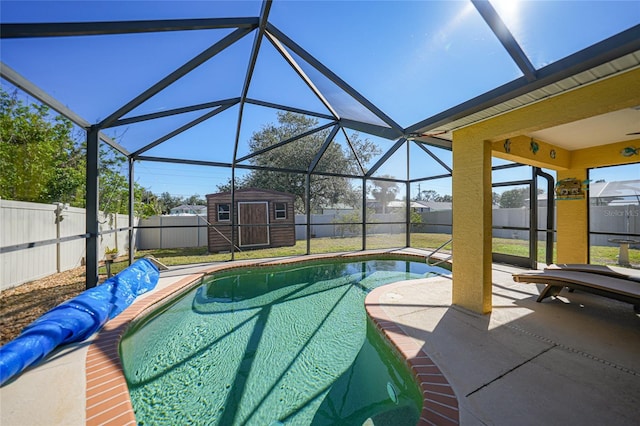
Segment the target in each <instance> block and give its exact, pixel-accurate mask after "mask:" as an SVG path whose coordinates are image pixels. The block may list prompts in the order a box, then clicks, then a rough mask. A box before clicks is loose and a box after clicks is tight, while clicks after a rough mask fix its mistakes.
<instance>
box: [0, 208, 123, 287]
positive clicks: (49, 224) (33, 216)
mask: <svg viewBox="0 0 640 426" xmlns="http://www.w3.org/2000/svg"><path fill="white" fill-rule="evenodd" d="M57 208H58V207H57V206H56V205H55V204H39V203H27V202H23V201H10V200H0V247H10V246H15V245H20V244H29V243H35V242H39V241H45V240H51V239H56V238H64V237H70V236H73V235H82V234H84V233H85V232H86V219H85V216H86V215H85V210H84V209H79V208H75V207H66V208H64V209H62V210H61V219H62V220H60V221H57V220H56V209H57ZM128 224H129V216H127V215H111V216H109V217H104V215H102V217H101V218H100V231H101V232H105V231H108V230H110V229H117V228H122V227H126V226H128ZM99 244H100V257H101V258H102V256H103V255H104V250H105V248H106V247H110V248H114V247H116V248H118V251H119V253H120V254H125V253H126V251H127V250H128V233H127V231H120V232H114V233H110V234H107V235H102V236H101V237H100V240H99ZM85 255H86V248H85V239H84V238H82V239H77V240H72V241H67V242H64V243H59V244H49V245H44V246H39V247H31V248H26V249H23V250H15V251H9V252H6V253H1V254H0V280H1V281H0V290H4V289H7V288H11V287H15V286H17V285H20V284H22V283H25V282H28V281H33V280H36V279H38V278H42V277H46V276H49V275H51V274H55V273H56V272H63V271H67V270H69V269H73V268H76V267H78V266H81V265H83V264H84V261H85Z"/></svg>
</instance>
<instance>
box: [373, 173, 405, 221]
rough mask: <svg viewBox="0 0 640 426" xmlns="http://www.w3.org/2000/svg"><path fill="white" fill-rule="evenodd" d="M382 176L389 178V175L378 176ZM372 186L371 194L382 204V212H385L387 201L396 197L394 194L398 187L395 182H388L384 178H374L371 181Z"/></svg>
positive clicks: (396, 192)
mask: <svg viewBox="0 0 640 426" xmlns="http://www.w3.org/2000/svg"><path fill="white" fill-rule="evenodd" d="M380 177H383V178H391V176H389V175H383V176H380ZM372 183H373V186H374V188H373V189H372V190H371V195H373V198H375V199H376V201H377V202H378V203H380V205H381V206H382V213H383V214H384V213H386V212H387V205H388V204H389V202H391V201H393V200H395V199H396V194H398V191H399V190H400V188H398V184H397V183H395V182H389V181H386V180H374V181H372Z"/></svg>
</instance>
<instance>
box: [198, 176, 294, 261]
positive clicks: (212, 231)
mask: <svg viewBox="0 0 640 426" xmlns="http://www.w3.org/2000/svg"><path fill="white" fill-rule="evenodd" d="M293 202H294V196H293V195H292V194H288V193H285V192H279V191H271V190H267V189H257V188H247V189H239V190H237V191H235V203H236V206H235V216H236V221H235V222H236V223H237V224H238V227H237V228H236V229H237V230H239V232H238V231H236V234H235V236H236V238H235V243H236V245H237V246H238V247H240V248H241V249H258V248H268V247H284V246H293V245H295V244H296V232H295V215H294V212H293ZM207 217H208V220H209V224H210V225H211V226H210V227H209V232H208V236H209V252H210V253H216V252H220V251H230V249H231V243H230V241H232V239H231V229H232V227H231V224H232V221H231V193H230V192H220V193H217V194H208V195H207Z"/></svg>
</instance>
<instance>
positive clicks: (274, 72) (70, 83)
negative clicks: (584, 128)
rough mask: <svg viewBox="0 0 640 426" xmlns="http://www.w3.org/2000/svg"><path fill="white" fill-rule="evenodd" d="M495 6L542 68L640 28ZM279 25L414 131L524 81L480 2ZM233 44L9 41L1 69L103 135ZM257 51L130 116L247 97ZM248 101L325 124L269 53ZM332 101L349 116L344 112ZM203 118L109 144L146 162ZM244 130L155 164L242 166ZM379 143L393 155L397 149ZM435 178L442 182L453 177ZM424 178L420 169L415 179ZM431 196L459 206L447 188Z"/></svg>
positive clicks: (170, 37) (149, 177)
mask: <svg viewBox="0 0 640 426" xmlns="http://www.w3.org/2000/svg"><path fill="white" fill-rule="evenodd" d="M492 3H494V6H495V7H496V9H497V10H498V11H499V12H500V13H501V14H502V17H503V19H504V20H505V22H506V23H507V25H508V26H509V27H510V29H511V31H512V33H513V34H514V36H515V37H516V39H517V40H518V41H519V43H520V44H521V46H522V48H523V50H524V51H525V52H526V53H527V55H528V56H529V58H530V60H531V62H532V63H533V64H534V66H536V67H540V66H544V65H546V64H549V63H551V62H553V61H555V60H557V59H560V58H562V57H564V56H567V55H569V54H571V53H574V52H575V51H577V50H580V49H582V48H585V47H587V46H589V45H591V44H593V43H596V42H598V41H601V40H603V39H605V38H607V37H609V36H611V35H614V34H616V33H618V32H620V31H622V30H624V29H627V28H629V27H631V26H633V25H636V24H638V22H640V2H638V1H544V0H540V1H521V2H518V1H514V0H507V1H500V2H498V1H494V2H492ZM260 8H261V2H259V1H234V2H222V1H153V2H152V1H108V2H105V1H44V2H35V1H28V0H27V1H25V0H22V1H17V2H14V1H5V0H3V1H2V2H1V3H0V19H1V22H2V23H10V22H65V21H104V20H138V19H177V18H203V17H232V16H257V15H258V14H259V11H260ZM270 22H271V23H272V24H273V25H275V26H276V27H277V28H278V29H280V30H281V31H282V32H284V33H285V34H286V35H287V36H289V37H290V38H292V39H293V40H294V41H296V42H297V43H298V44H299V45H301V46H302V47H303V48H304V49H306V50H307V51H308V52H309V53H311V54H312V55H314V56H315V57H316V58H317V59H318V60H319V61H321V62H322V63H323V64H324V65H326V66H327V67H329V68H330V69H331V70H332V71H333V72H335V73H336V74H337V75H338V76H340V77H341V78H342V79H344V80H345V81H347V82H348V83H349V84H350V85H351V86H352V87H354V88H355V89H356V90H358V91H359V92H360V93H361V94H363V95H364V96H365V97H366V98H368V99H369V100H370V101H372V102H373V103H374V104H376V105H377V106H378V107H379V108H380V109H382V110H383V111H384V112H385V113H386V114H387V115H389V116H390V117H391V118H392V119H394V120H395V121H396V122H397V123H399V124H400V125H401V126H403V127H407V126H410V125H412V124H414V123H416V122H418V121H420V120H423V119H425V118H427V117H430V116H432V115H434V114H436V113H438V112H441V111H443V110H445V109H447V108H449V107H452V106H455V105H457V104H459V103H461V102H463V101H465V100H468V99H470V98H472V97H474V96H477V95H479V94H481V93H484V92H486V91H488V90H490V89H493V88H495V87H497V86H499V85H501V84H504V83H506V82H508V81H511V80H513V79H515V78H518V77H520V76H521V73H520V71H519V70H518V68H517V67H516V65H515V64H514V63H513V61H511V59H510V58H509V56H508V55H507V53H506V52H505V51H504V49H503V48H502V46H501V45H500V43H499V42H498V40H497V39H496V38H495V36H494V35H493V34H492V33H491V32H490V30H489V28H488V27H487V25H486V24H485V23H484V21H483V20H482V19H481V17H480V15H479V14H478V13H477V11H476V10H475V8H474V7H473V6H472V5H471V3H470V2H468V1H287V0H275V1H274V2H273V7H272V9H271V13H270ZM230 32H231V31H230V30H211V31H184V32H172V33H162V34H142V35H119V36H104V37H80V38H73V39H72V38H51V39H22V40H3V41H2V42H1V45H0V56H1V58H2V61H3V62H4V63H6V64H7V65H9V66H11V67H12V68H14V69H16V70H17V71H18V72H20V73H21V74H23V75H24V76H25V77H27V78H28V79H30V80H31V81H33V82H34V83H35V84H37V85H38V86H40V87H41V88H43V89H44V90H45V91H47V92H48V93H50V94H51V95H52V96H54V97H55V98H57V99H58V100H60V101H61V102H62V103H64V104H66V105H67V106H68V107H70V108H71V109H73V110H74V111H76V112H77V113H78V114H79V115H80V116H82V117H84V118H85V119H87V120H88V121H89V122H98V121H99V120H101V119H103V118H105V117H106V116H108V115H109V114H111V113H112V112H113V111H115V110H116V109H117V108H118V107H120V106H121V105H123V104H124V103H126V102H127V101H129V100H130V99H132V98H133V97H135V96H136V95H137V94H139V93H141V92H142V91H143V90H145V89H146V88H147V87H149V86H151V85H152V84H154V83H155V82H157V81H158V80H159V79H161V78H162V77H164V76H165V75H166V74H168V73H169V72H171V71H173V70H175V69H176V68H177V67H179V66H180V65H182V64H183V63H184V62H186V61H187V60H189V59H190V58H192V57H194V56H195V55H197V54H198V53H200V52H201V51H202V50H204V49H206V48H207V47H209V46H210V45H211V44H212V43H214V42H216V41H218V40H220V39H221V38H222V37H224V36H226V35H228V34H229V33H230ZM252 43H253V34H250V35H249V36H247V37H245V38H243V39H242V40H240V41H239V42H237V43H236V44H234V45H233V46H231V47H230V48H229V49H227V50H226V51H224V52H223V53H221V54H220V55H218V56H216V57H214V58H213V59H212V60H210V61H209V62H207V63H205V64H203V65H202V66H201V67H199V68H198V69H196V70H194V71H193V72H192V73H190V74H189V75H187V76H185V77H183V78H182V79H180V80H179V81H178V82H176V83H174V84H173V85H172V86H170V87H169V88H168V89H167V90H166V92H163V93H161V94H159V95H157V96H155V97H153V98H151V99H150V100H149V101H147V102H146V103H145V104H143V105H141V106H140V107H139V108H137V109H136V110H134V111H132V113H131V114H130V115H137V114H142V113H148V112H154V111H161V110H163V109H169V108H174V107H180V106H185V105H187V104H194V103H200V102H207V101H211V100H217V99H225V98H229V97H236V96H239V95H240V91H241V88H242V84H243V82H244V76H245V67H246V64H247V60H248V56H249V52H250V50H251V45H252ZM319 83H320V84H322V83H323V82H322V81H320V82H319ZM325 89H327V90H329V89H330V88H329V87H326V88H325ZM329 91H330V90H329ZM249 97H255V98H259V99H261V100H264V101H269V102H275V103H281V104H288V105H292V106H297V107H300V108H306V109H312V110H318V111H320V112H326V110H322V106H321V105H320V104H319V101H318V100H317V99H316V98H315V97H314V96H313V95H312V94H311V93H310V92H309V91H308V89H307V88H306V86H304V85H303V84H302V83H301V82H300V81H299V79H298V78H297V76H296V75H295V73H293V71H292V70H291V69H290V68H288V65H287V64H286V63H285V62H284V61H283V60H282V58H281V57H280V56H279V54H278V53H277V52H276V51H275V49H274V48H273V47H272V46H271V45H270V44H269V43H267V42H266V41H265V42H264V43H263V44H262V47H261V51H260V56H259V58H258V61H257V64H256V70H255V74H254V77H253V81H252V85H251V87H250V90H249ZM339 99H342V100H339ZM333 101H335V102H336V104H337V106H338V107H340V108H342V109H343V110H345V111H349V108H350V106H351V105H349V103H348V102H344V98H339V97H335V98H334V99H333ZM352 113H353V112H352ZM199 114H202V112H199V113H191V114H185V115H181V116H176V117H172V118H168V119H163V120H157V121H155V122H154V123H153V125H150V124H149V123H143V124H138V125H131V126H127V127H126V128H115V129H111V130H107V131H106V133H107V134H110V135H113V136H114V137H116V138H117V140H118V141H119V142H120V143H121V144H122V145H123V146H125V147H127V148H128V149H130V150H135V149H138V148H140V147H141V146H144V145H146V144H147V143H149V142H151V141H153V140H155V139H156V138H157V137H160V136H162V135H164V134H165V133H167V132H169V131H171V130H173V129H175V128H177V127H179V126H180V125H182V124H184V123H186V122H188V121H190V120H193V119H194V118H196V117H197V116H198V115H199ZM353 114H354V116H358V115H359V114H360V113H358V112H356V113H353ZM237 116H238V112H237V109H235V108H232V109H230V110H228V111H226V112H224V113H222V114H220V115H219V116H216V117H215V118H214V119H212V120H209V121H207V122H206V123H203V124H202V125H200V126H197V127H196V128H194V129H192V130H189V131H188V132H185V133H184V134H182V135H180V136H179V137H177V138H175V140H173V141H171V142H168V143H166V144H162V145H160V146H159V147H157V148H156V149H154V150H151V151H149V152H148V155H157V156H176V157H179V158H190V159H201V160H209V161H223V162H230V161H231V157H232V147H233V143H234V140H235V128H236V120H237ZM269 122H275V113H274V111H272V110H268V109H263V108H257V107H252V106H248V107H247V108H246V109H245V116H244V118H243V127H242V131H241V134H240V148H239V153H240V154H242V153H246V151H247V148H246V141H247V140H248V138H249V137H250V136H251V134H252V132H254V131H257V130H259V129H260V128H261V126H262V125H264V124H266V123H269ZM361 137H368V136H367V135H361ZM371 139H372V140H374V141H375V142H376V143H378V144H379V145H380V147H381V149H383V150H384V149H387V148H389V147H390V146H391V145H392V143H393V141H386V140H383V139H380V138H375V137H372V138H371ZM400 164H403V161H402V160H398V161H395V160H393V159H392V161H391V162H390V163H389V165H388V166H386V167H385V168H384V170H381V171H380V174H395V175H399V173H395V172H394V167H397V166H398V165H400ZM437 168H438V166H437V165H436V166H434V172H433V173H434V174H440V173H441V172H442V170H436V169H437ZM137 170H138V171H137V174H136V179H137V181H138V182H139V183H140V184H142V185H143V186H145V187H148V188H150V189H151V190H152V191H153V192H155V193H160V192H164V191H168V192H171V193H173V194H175V195H181V196H188V195H191V194H194V193H197V194H200V195H204V194H206V193H211V192H215V185H216V184H217V183H220V182H221V181H225V180H226V179H227V178H228V172H227V171H224V170H213V169H211V168H203V167H193V166H190V167H185V166H176V165H170V164H151V163H148V162H147V163H144V164H141V165H140V166H139V167H138V169H137ZM415 170H416V166H411V172H410V174H411V175H412V177H415V176H414V173H416V171H415ZM399 177H404V176H401V175H399ZM424 186H425V184H422V189H424ZM416 187H417V186H416ZM433 189H435V190H436V191H438V192H439V193H441V194H444V193H449V192H450V191H449V190H448V184H445V183H442V184H441V185H440V186H437V187H436V186H435V184H434V188H433Z"/></svg>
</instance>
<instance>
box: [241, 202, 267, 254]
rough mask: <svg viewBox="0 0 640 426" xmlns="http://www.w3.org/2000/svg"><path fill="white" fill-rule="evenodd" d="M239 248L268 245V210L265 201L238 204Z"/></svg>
mask: <svg viewBox="0 0 640 426" xmlns="http://www.w3.org/2000/svg"><path fill="white" fill-rule="evenodd" d="M238 217H239V221H238V222H239V225H240V241H239V243H240V247H247V246H265V245H269V225H268V224H269V208H268V204H267V202H266V201H264V202H263V201H260V202H248V203H238Z"/></svg>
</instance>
